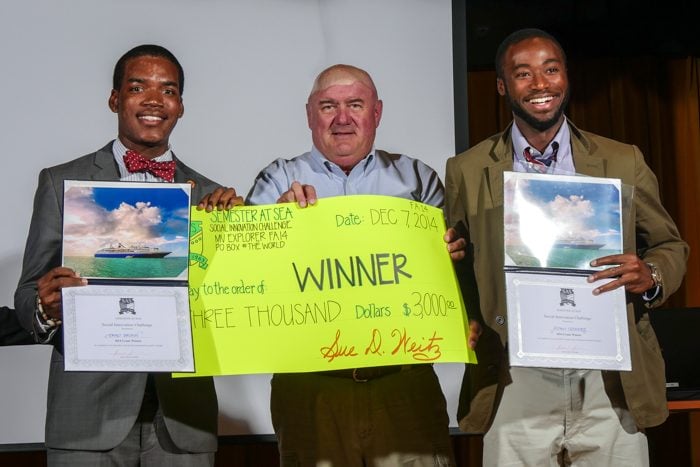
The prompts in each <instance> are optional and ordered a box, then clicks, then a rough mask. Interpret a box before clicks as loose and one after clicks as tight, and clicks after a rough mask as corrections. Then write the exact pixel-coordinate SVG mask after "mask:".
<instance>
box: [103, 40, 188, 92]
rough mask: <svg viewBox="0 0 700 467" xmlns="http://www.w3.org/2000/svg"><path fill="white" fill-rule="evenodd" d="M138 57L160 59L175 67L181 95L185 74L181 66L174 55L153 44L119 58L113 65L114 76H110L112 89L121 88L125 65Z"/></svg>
mask: <svg viewBox="0 0 700 467" xmlns="http://www.w3.org/2000/svg"><path fill="white" fill-rule="evenodd" d="M138 57H162V58H165V59H166V60H168V61H169V62H171V63H172V64H173V65H175V67H176V68H177V77H178V81H179V83H178V84H179V87H180V95H182V93H183V91H184V89H185V72H184V70H183V69H182V65H180V62H178V61H177V58H175V55H173V54H172V53H171V52H170V51H169V50H168V49H166V48H165V47H161V46H160V45H153V44H143V45H139V46H136V47H134V48H133V49H131V50H129V51H128V52H127V53H125V54H124V55H122V56H121V58H119V60H118V61H117V64H116V65H114V75H113V76H112V89H115V90H119V88H121V85H122V81H123V80H124V70H125V69H126V63H127V62H128V61H129V60H131V59H132V58H138Z"/></svg>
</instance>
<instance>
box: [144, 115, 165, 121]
mask: <svg viewBox="0 0 700 467" xmlns="http://www.w3.org/2000/svg"><path fill="white" fill-rule="evenodd" d="M138 119H139V120H142V121H145V122H149V123H157V122H162V121H163V120H165V119H164V118H163V117H159V116H157V115H139V116H138Z"/></svg>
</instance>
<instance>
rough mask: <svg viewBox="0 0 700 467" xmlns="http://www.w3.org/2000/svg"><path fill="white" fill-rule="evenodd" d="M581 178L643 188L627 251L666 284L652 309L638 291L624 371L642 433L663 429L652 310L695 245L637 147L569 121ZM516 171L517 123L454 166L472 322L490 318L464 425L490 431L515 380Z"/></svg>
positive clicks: (455, 210)
mask: <svg viewBox="0 0 700 467" xmlns="http://www.w3.org/2000/svg"><path fill="white" fill-rule="evenodd" d="M569 125H570V129H571V150H572V153H573V158H574V164H575V166H576V172H577V173H580V174H585V175H591V176H595V177H609V178H619V179H621V180H622V183H623V184H625V185H627V186H631V187H634V199H633V202H632V203H631V205H630V206H623V210H624V211H625V212H626V213H628V214H629V215H627V216H625V215H623V223H624V225H623V235H624V239H623V244H624V250H625V253H635V252H636V253H637V254H638V255H639V256H640V257H642V258H643V259H644V261H647V262H651V263H654V264H656V265H657V267H658V269H659V271H660V273H661V275H662V278H663V284H664V287H663V289H662V291H663V293H662V294H660V296H659V297H657V298H656V299H655V300H654V301H653V302H652V303H647V304H642V303H641V300H640V299H639V297H638V296H631V295H628V305H627V315H628V327H629V337H630V349H631V359H632V371H629V372H620V379H621V381H622V387H623V390H624V393H625V400H626V402H627V406H628V407H629V409H630V412H631V413H632V415H633V416H634V418H635V421H636V422H637V425H638V426H639V427H649V426H654V425H658V424H660V423H662V422H663V421H664V420H665V419H666V416H667V415H668V409H667V408H666V391H665V386H664V362H663V359H662V358H661V351H660V349H659V344H658V342H657V340H656V336H655V335H654V330H653V329H652V328H651V324H650V322H649V315H648V313H647V308H648V307H649V306H656V305H659V304H660V303H662V302H663V301H664V300H665V299H666V298H667V297H668V296H669V295H670V294H672V293H673V292H674V291H675V290H676V289H677V288H678V287H679V285H680V283H681V280H682V279H683V275H684V274H685V264H686V260H687V257H688V245H687V244H686V243H685V242H684V241H683V240H681V238H680V236H679V234H678V230H677V229H676V226H675V224H674V223H673V220H672V219H671V218H670V216H669V215H668V213H667V212H666V210H665V209H664V208H663V206H662V205H661V201H660V199H659V190H658V186H657V182H656V177H655V176H654V174H653V173H652V172H651V170H650V169H649V167H648V166H647V165H646V163H645V162H644V158H643V156H642V153H641V152H640V151H639V149H638V148H637V147H636V146H632V145H629V144H623V143H620V142H618V141H614V140H611V139H608V138H604V137H602V136H598V135H594V134H592V133H588V132H585V131H581V130H579V129H578V128H576V127H575V126H574V125H573V124H571V123H570V122H569ZM507 170H513V143H512V141H511V139H510V127H508V128H507V129H506V130H505V131H504V132H503V133H500V134H497V135H494V136H492V137H491V138H489V139H487V140H485V141H483V142H481V143H479V144H478V145H476V146H474V147H473V148H471V149H469V150H468V151H466V152H464V153H462V154H460V155H458V156H455V157H453V158H451V159H449V160H448V161H447V175H446V177H445V186H446V209H447V218H448V223H449V224H448V225H461V226H463V227H465V234H466V238H467V241H468V243H469V248H468V259H467V260H466V261H463V262H462V263H463V264H457V268H459V269H460V271H459V273H460V279H461V283H462V285H463V295H464V299H465V303H466V305H467V311H468V312H469V313H470V315H469V316H470V318H477V319H480V320H482V323H483V324H482V326H483V328H484V332H483V334H482V336H481V338H480V339H479V343H478V345H477V348H476V353H477V358H478V360H479V363H478V364H477V365H468V367H467V370H466V372H465V378H464V381H463V384H462V392H461V394H460V407H459V413H458V418H459V423H460V428H462V429H463V430H464V431H468V432H485V431H486V430H487V429H488V428H489V426H490V423H491V420H492V417H493V416H494V414H495V411H496V410H497V408H498V395H499V394H500V392H501V391H502V389H503V386H504V385H506V384H508V382H509V378H510V377H509V374H508V361H507V355H506V352H505V345H506V344H507V342H508V323H507V313H506V299H505V279H504V273H503V264H504V262H503V261H504V251H503V172H504V171H507Z"/></svg>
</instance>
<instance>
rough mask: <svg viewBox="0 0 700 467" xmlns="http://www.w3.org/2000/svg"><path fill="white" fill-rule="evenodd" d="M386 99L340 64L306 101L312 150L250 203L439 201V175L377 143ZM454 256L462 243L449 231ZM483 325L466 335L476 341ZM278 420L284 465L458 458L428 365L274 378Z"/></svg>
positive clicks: (273, 175) (262, 185) (285, 163)
mask: <svg viewBox="0 0 700 467" xmlns="http://www.w3.org/2000/svg"><path fill="white" fill-rule="evenodd" d="M382 106H383V104H382V101H381V100H379V98H378V97H377V90H376V88H375V86H374V83H373V82H372V78H371V77H370V76H369V74H368V73H367V72H365V71H364V70H361V69H359V68H356V67H353V66H349V65H334V66H332V67H330V68H328V69H326V70H324V71H323V72H321V74H320V75H319V76H318V78H316V81H315V82H314V86H313V89H312V90H311V94H310V96H309V100H308V103H307V104H306V113H307V119H308V124H309V128H310V129H311V135H312V140H313V147H312V149H311V151H310V152H307V153H305V154H302V155H300V156H298V157H295V158H293V159H290V160H286V159H277V160H276V161H274V162H272V163H271V164H270V165H269V166H267V167H266V168H265V169H264V170H263V171H262V172H261V173H260V175H258V177H257V179H256V181H255V184H254V186H253V188H252V189H251V191H250V193H249V194H248V199H247V202H248V203H250V204H269V203H274V202H297V203H298V204H299V205H300V206H302V207H304V206H307V205H309V204H314V203H315V202H316V200H317V198H318V197H319V196H320V197H328V196H340V195H353V194H377V195H388V196H396V197H401V198H406V199H411V200H415V201H420V202H423V203H426V204H430V205H432V206H437V207H442V205H443V201H444V190H443V185H442V183H441V181H440V178H439V177H438V175H437V173H436V172H435V171H434V170H433V169H431V168H430V167H428V166H427V165H425V164H424V163H422V162H421V161H419V160H417V159H413V158H410V157H408V156H405V155H402V154H390V153H387V152H385V151H381V150H378V149H376V148H375V147H374V138H375V134H376V129H377V127H378V126H379V122H380V120H381V116H382ZM445 241H446V242H447V243H448V245H447V248H448V250H449V251H450V253H451V256H452V258H453V259H455V260H459V259H461V258H463V257H464V245H465V242H464V240H463V239H462V238H457V235H456V233H455V231H454V230H453V229H449V230H448V231H447V233H446V234H445ZM476 335H477V330H476V329H474V330H473V331H472V334H471V335H470V345H472V347H473V346H474V344H475V340H476ZM271 411H272V422H273V425H274V428H275V433H276V434H277V438H278V441H279V449H280V458H281V465H282V466H283V467H284V466H292V465H294V466H317V465H324V466H331V465H332V466H362V465H367V466H400V465H407V464H408V463H410V465H420V466H452V465H455V464H454V459H453V455H452V448H451V444H450V438H449V431H448V415H447V412H446V406H445V398H444V396H443V394H442V392H441V389H440V385H439V382H438V379H437V376H436V375H435V372H434V371H433V367H432V366H431V365H403V366H388V367H377V368H358V369H355V370H352V369H351V370H338V371H327V372H320V373H306V374H276V375H274V377H273V379H272V401H271Z"/></svg>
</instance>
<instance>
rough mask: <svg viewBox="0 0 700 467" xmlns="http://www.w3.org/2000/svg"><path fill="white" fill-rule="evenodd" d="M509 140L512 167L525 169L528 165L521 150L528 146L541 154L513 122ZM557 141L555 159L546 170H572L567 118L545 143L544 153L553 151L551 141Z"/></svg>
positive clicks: (550, 171)
mask: <svg viewBox="0 0 700 467" xmlns="http://www.w3.org/2000/svg"><path fill="white" fill-rule="evenodd" d="M510 134H511V140H512V141H513V165H514V167H516V170H517V167H521V168H522V169H524V170H522V171H525V172H526V171H527V170H526V168H527V166H528V162H527V161H526V160H525V157H524V156H523V152H524V151H525V148H527V147H529V148H530V150H531V151H532V152H533V153H536V154H538V155H539V154H541V153H540V152H539V150H537V149H535V148H534V147H532V146H531V145H530V143H528V142H527V140H526V139H525V137H524V136H523V134H522V133H521V131H520V128H518V125H517V124H516V123H515V122H513V125H511V130H510ZM555 142H556V143H557V145H558V149H557V161H556V162H555V163H554V164H552V166H551V167H550V170H548V172H549V173H556V172H561V171H562V170H561V169H562V168H566V169H565V170H564V171H566V172H568V171H573V159H572V157H571V132H570V130H569V121H568V119H566V118H565V119H564V122H563V123H562V124H561V126H560V127H559V130H558V131H557V134H556V135H554V138H553V139H552V141H551V142H550V143H549V145H547V147H546V148H545V150H544V155H549V154H550V153H552V152H553V151H554V148H553V147H552V146H553V143H555ZM557 167H558V168H557Z"/></svg>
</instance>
